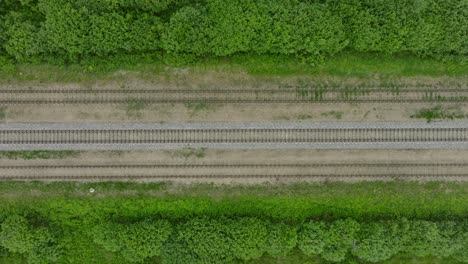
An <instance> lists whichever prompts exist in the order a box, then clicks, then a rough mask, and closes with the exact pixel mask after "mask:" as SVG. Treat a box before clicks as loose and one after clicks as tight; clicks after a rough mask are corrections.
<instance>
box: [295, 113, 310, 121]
mask: <svg viewBox="0 0 468 264" xmlns="http://www.w3.org/2000/svg"><path fill="white" fill-rule="evenodd" d="M312 117H313V116H312V115H306V114H300V115H298V116H297V119H299V120H305V119H311V118H312Z"/></svg>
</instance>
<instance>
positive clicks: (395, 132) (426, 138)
mask: <svg viewBox="0 0 468 264" xmlns="http://www.w3.org/2000/svg"><path fill="white" fill-rule="evenodd" d="M416 124H417V125H414V124H413V125H411V123H410V124H409V125H408V124H401V123H383V124H382V123H377V124H374V123H363V124H360V123H351V124H349V123H348V124H346V123H345V124H341V123H333V122H330V123H241V124H239V123H224V124H219V123H195V124H188V125H177V124H175V125H172V124H132V123H127V124H106V123H103V124H88V125H87V124H56V125H54V124H24V125H22V124H2V125H0V150H2V149H3V150H14V149H20V150H25V149H28V148H29V149H49V148H52V149H71V150H72V149H77V147H81V148H83V147H85V148H88V149H93V148H98V149H109V150H112V149H115V148H122V147H123V148H124V149H139V148H141V147H153V148H165V147H169V148H181V147H187V146H188V147H190V146H192V147H223V148H230V147H233V146H235V148H239V147H240V148H251V147H255V146H259V147H271V148H275V147H278V148H280V147H287V146H288V145H289V146H292V145H295V146H306V147H314V146H318V145H320V144H322V145H324V144H325V145H329V146H337V147H346V146H348V147H349V146H353V145H356V144H361V145H366V146H368V147H372V146H377V145H382V144H384V145H385V144H386V146H387V147H388V146H390V147H391V146H392V144H396V145H400V146H403V147H404V146H411V144H416V145H419V146H421V144H422V145H424V144H439V145H440V146H442V147H443V146H444V144H445V145H447V144H451V145H452V146H461V147H462V146H465V147H466V146H467V145H466V144H467V143H468V123H466V124H465V123H461V124H458V125H457V124H456V123H455V124H453V123H440V124H425V123H416ZM389 144H390V145H389ZM78 149H80V148H78Z"/></svg>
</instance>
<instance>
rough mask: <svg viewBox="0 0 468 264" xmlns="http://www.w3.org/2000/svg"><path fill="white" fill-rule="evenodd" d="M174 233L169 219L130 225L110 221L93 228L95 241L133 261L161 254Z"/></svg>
mask: <svg viewBox="0 0 468 264" xmlns="http://www.w3.org/2000/svg"><path fill="white" fill-rule="evenodd" d="M171 233H172V227H171V225H170V223H169V222H167V221H162V220H159V221H143V222H138V223H134V224H129V225H122V224H113V223H108V224H104V225H98V226H96V227H95V228H94V230H93V235H94V237H95V238H94V242H95V243H96V244H99V245H101V246H103V247H104V248H105V249H107V250H109V251H113V252H119V253H121V254H122V256H123V257H124V258H125V259H127V260H128V261H131V262H140V261H143V260H144V259H146V258H149V257H153V256H159V255H160V254H161V247H162V245H163V243H164V241H166V240H167V239H168V238H169V236H170V235H171Z"/></svg>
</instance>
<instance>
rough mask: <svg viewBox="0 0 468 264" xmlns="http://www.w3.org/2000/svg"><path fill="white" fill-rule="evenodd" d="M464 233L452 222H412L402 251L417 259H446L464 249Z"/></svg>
mask: <svg viewBox="0 0 468 264" xmlns="http://www.w3.org/2000/svg"><path fill="white" fill-rule="evenodd" d="M464 232H466V231H464V230H462V229H460V227H459V226H457V224H456V223H453V222H441V223H434V222H428V221H412V222H411V227H410V229H409V231H408V234H407V235H408V240H407V244H406V245H405V248H404V250H405V251H407V252H408V253H409V254H411V255H415V256H419V257H424V256H434V257H441V258H443V257H448V256H451V255H453V254H454V252H456V251H458V250H460V249H462V248H463V247H464V245H463V242H462V240H461V239H460V236H464V235H465V234H464Z"/></svg>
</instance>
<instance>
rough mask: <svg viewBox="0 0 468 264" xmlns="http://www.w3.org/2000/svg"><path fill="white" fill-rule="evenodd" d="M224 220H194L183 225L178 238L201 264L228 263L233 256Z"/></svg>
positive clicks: (231, 244)
mask: <svg viewBox="0 0 468 264" xmlns="http://www.w3.org/2000/svg"><path fill="white" fill-rule="evenodd" d="M228 233H229V230H228V227H227V225H225V219H219V220H218V219H209V218H196V219H193V220H190V221H188V222H187V223H185V224H184V225H183V226H182V227H181V229H180V230H179V233H178V237H179V238H180V239H182V240H183V241H184V242H185V243H186V244H187V247H188V248H189V249H190V250H191V251H193V252H194V253H195V254H196V255H197V256H198V257H199V259H200V260H201V261H202V262H203V263H217V262H230V261H232V260H233V259H234V258H235V256H234V252H233V248H232V246H233V241H232V238H231V237H229V236H228V235H227V234H228Z"/></svg>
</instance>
